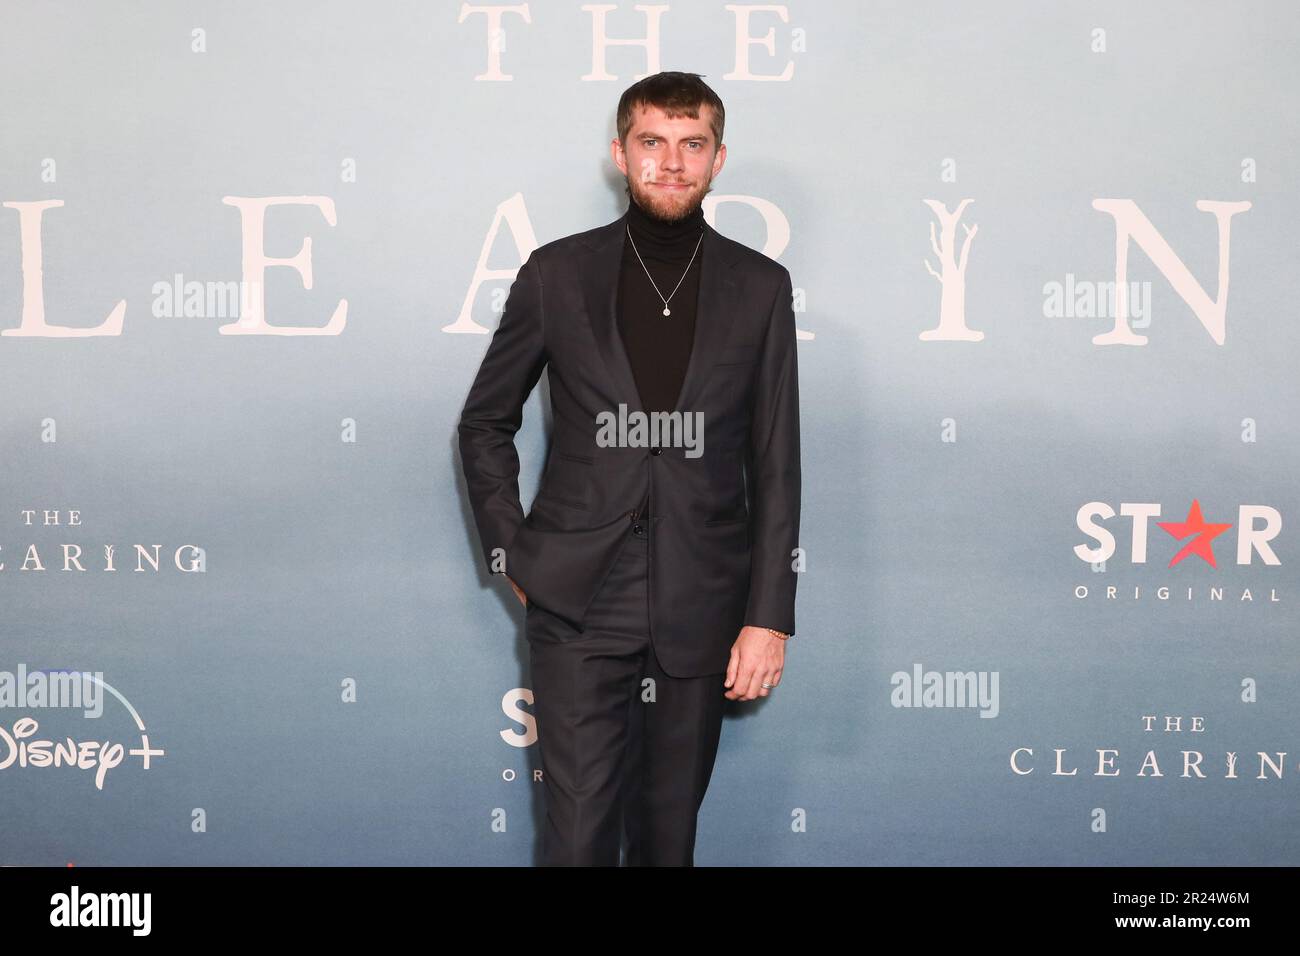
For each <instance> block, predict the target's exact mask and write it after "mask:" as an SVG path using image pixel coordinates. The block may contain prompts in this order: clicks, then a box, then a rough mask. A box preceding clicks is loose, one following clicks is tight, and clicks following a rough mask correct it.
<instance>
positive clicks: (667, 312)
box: [623, 224, 704, 315]
mask: <svg viewBox="0 0 1300 956" xmlns="http://www.w3.org/2000/svg"><path fill="white" fill-rule="evenodd" d="M623 228H624V229H627V240H628V242H630V243H632V251H633V252H635V253H636V261H637V262H639V263H641V268H642V269H645V277H646V278H647V279H649V280H650V284H651V285H652V286H654V289H655V295H657V296H659V298H661V299H663V302H664V315H672V314H673V310H672V309H670V308H668V299H671V298H672V297H673V296H675V295H676V294H677V290H678V289H680V288H681V287H682V283H683V282H685V281H686V275H687V273H689V272H690V271H691V266H692V265H694V264H695V257H696V255H698V254H699V251H700V243H701V242H703V241H704V230H703V229H701V230H700V238H699V240H698V241H697V242H696V243H695V252H692V253H691V261H690V262H688V263H686V272H683V273H682V277H681V278H680V279H678V280H677V285H675V286H673V291H672V292H669V293H668V299H664V294H663V293H662V292H660V291H659V286H658V285H656V284H655V280H654V276H652V275H651V274H650V270H649V269H646V267H645V260H644V259H642V258H641V253H640V252H639V251H638V250H637V247H636V240H635V239H633V238H632V230H631V229H630V228H629V227H628V226H627V225H626V224H625V225H624V226H623Z"/></svg>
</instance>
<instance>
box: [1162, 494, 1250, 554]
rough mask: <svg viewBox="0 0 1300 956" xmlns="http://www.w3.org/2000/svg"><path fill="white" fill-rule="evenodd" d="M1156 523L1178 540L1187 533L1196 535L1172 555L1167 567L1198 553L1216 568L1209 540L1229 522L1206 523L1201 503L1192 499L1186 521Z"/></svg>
mask: <svg viewBox="0 0 1300 956" xmlns="http://www.w3.org/2000/svg"><path fill="white" fill-rule="evenodd" d="M1156 524H1158V525H1160V527H1162V528H1164V529H1165V530H1166V531H1168V532H1169V533H1170V534H1172V535H1173V536H1174V537H1175V538H1177V539H1178V540H1179V541H1182V540H1183V538H1186V537H1187V536H1188V535H1192V534H1194V535H1196V537H1195V538H1193V539H1192V540H1191V541H1189V542H1187V544H1185V545H1183V549H1182V550H1181V551H1179V552H1178V553H1177V554H1175V555H1174V559H1173V560H1172V561H1170V562H1169V567H1171V568H1172V567H1173V566H1174V565H1175V564H1177V563H1178V562H1179V561H1181V560H1183V558H1185V557H1187V556H1188V555H1189V554H1196V555H1200V556H1201V557H1202V558H1204V559H1205V560H1206V561H1207V562H1208V563H1209V565H1210V567H1212V568H1218V565H1217V564H1215V563H1214V551H1213V549H1212V548H1211V547H1210V542H1211V541H1212V540H1213V539H1214V538H1216V537H1218V536H1219V535H1221V534H1223V532H1225V531H1227V530H1228V529H1229V528H1231V527H1232V525H1230V524H1206V523H1205V519H1204V518H1202V517H1201V503H1200V501H1198V500H1196V499H1193V500H1192V508H1191V510H1190V511H1188V512H1187V520H1186V521H1181V522H1180V521H1157V522H1156Z"/></svg>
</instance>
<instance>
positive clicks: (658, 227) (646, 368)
mask: <svg viewBox="0 0 1300 956" xmlns="http://www.w3.org/2000/svg"><path fill="white" fill-rule="evenodd" d="M627 229H628V231H630V232H631V237H632V241H631V242H629V241H628V236H627V232H625V233H624V235H623V263H622V267H621V269H620V271H619V279H618V331H619V334H620V335H621V336H622V338H623V348H624V350H625V351H626V352H627V358H628V362H629V364H630V365H631V366H632V375H633V377H634V378H635V379H636V387H637V391H638V393H639V394H640V398H641V407H642V409H643V410H644V411H645V412H646V413H650V412H657V411H659V412H671V411H673V410H675V409H676V407H677V396H678V393H679V392H680V391H681V387H682V381H683V380H684V379H685V378H686V366H687V364H688V363H689V362H690V360H691V348H692V346H693V345H694V343H695V311H696V303H697V301H698V299H699V294H700V261H701V259H703V257H704V246H703V243H702V242H701V241H700V237H701V236H702V235H703V230H704V210H703V209H696V210H695V212H693V213H692V214H691V215H689V216H687V217H686V218H685V219H682V220H680V221H678V222H671V223H668V222H662V221H660V220H658V219H654V218H652V217H651V216H650V215H649V214H648V213H647V212H646V211H645V210H644V209H642V208H641V207H640V206H639V205H637V203H636V200H635V199H631V198H629V200H628V208H627ZM697 245H698V246H699V251H698V252H697V251H696V247H697ZM638 252H639V253H640V254H641V255H640V259H638V258H637V253H638ZM692 256H694V259H693V260H692ZM642 262H644V263H645V265H644V267H643V266H642ZM688 264H689V266H690V268H689V269H687V265H688ZM647 270H649V272H650V275H651V276H653V277H654V284H653V285H652V284H651V283H650V280H649V279H648V278H647V277H646V271H647ZM683 274H684V275H685V277H684V278H683ZM679 280H680V282H681V285H680V286H678V284H677V283H678V281H679ZM655 286H658V287H659V292H658V293H656V292H655ZM674 288H676V289H677V291H676V292H673V289H674ZM660 295H663V296H665V297H667V299H668V308H669V309H670V310H671V311H672V314H671V315H664V314H663V310H664V303H663V299H661V298H660ZM683 411H686V409H683ZM641 510H642V512H643V513H645V514H649V513H650V512H649V502H644V503H643V507H642V509H641Z"/></svg>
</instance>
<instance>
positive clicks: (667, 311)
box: [664, 306, 673, 315]
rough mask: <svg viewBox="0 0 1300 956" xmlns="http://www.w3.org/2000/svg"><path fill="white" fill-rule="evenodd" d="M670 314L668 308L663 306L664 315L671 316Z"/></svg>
mask: <svg viewBox="0 0 1300 956" xmlns="http://www.w3.org/2000/svg"><path fill="white" fill-rule="evenodd" d="M672 314H673V313H672V310H671V309H669V308H668V306H664V315H672Z"/></svg>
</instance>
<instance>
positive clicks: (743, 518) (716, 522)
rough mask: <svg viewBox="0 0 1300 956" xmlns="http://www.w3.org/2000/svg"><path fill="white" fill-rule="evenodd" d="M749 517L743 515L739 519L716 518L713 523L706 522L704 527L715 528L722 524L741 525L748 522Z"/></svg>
mask: <svg viewBox="0 0 1300 956" xmlns="http://www.w3.org/2000/svg"><path fill="white" fill-rule="evenodd" d="M748 520H749V515H748V514H743V515H741V516H740V517H739V518H715V519H713V520H712V521H706V522H704V527H706V528H715V527H717V526H718V525H720V524H740V523H741V522H742V521H748Z"/></svg>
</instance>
